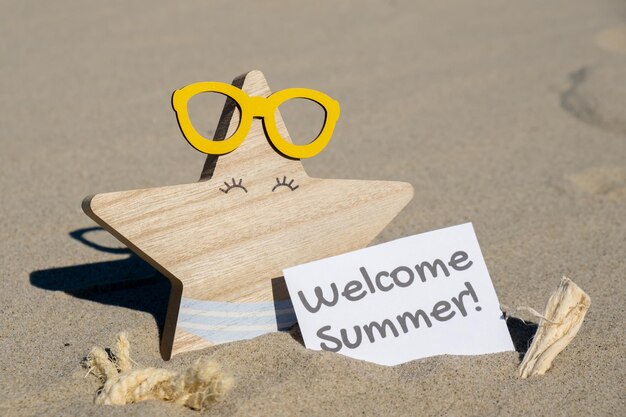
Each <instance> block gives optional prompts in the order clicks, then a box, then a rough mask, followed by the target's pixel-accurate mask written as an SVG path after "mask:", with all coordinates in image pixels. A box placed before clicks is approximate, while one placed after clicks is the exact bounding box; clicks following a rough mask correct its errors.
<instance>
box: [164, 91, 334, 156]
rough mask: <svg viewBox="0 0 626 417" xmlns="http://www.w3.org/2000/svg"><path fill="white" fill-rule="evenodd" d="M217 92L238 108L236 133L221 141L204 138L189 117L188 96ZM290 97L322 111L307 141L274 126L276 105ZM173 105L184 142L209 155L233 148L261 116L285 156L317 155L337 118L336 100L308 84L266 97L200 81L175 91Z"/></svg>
mask: <svg viewBox="0 0 626 417" xmlns="http://www.w3.org/2000/svg"><path fill="white" fill-rule="evenodd" d="M211 92H212V93H219V94H223V95H225V96H227V97H230V98H231V99H233V100H234V101H235V102H236V103H237V106H238V107H239V110H240V112H241V113H240V114H241V117H240V120H239V127H238V128H237V130H236V131H235V133H234V134H233V135H232V136H231V137H229V138H227V139H225V140H222V141H214V140H210V139H207V138H205V137H204V136H202V135H201V134H199V133H198V131H197V130H196V129H195V128H194V127H193V125H192V123H191V119H190V118H189V111H188V104H189V100H190V99H191V98H192V97H193V96H195V95H197V94H201V93H211ZM293 98H303V99H306V100H311V101H314V102H316V103H317V104H319V105H320V106H322V108H323V109H324V112H325V120H324V126H323V127H322V130H321V131H320V133H319V135H318V136H317V137H316V138H315V139H313V141H311V142H310V143H308V144H305V145H295V144H293V143H290V142H289V141H287V140H286V139H285V138H283V137H282V136H281V134H280V132H279V131H278V128H277V127H276V116H275V114H276V110H277V109H278V106H280V105H281V104H283V103H284V102H286V101H287V100H291V99H293ZM172 106H173V107H174V111H175V112H176V117H177V119H178V124H179V125H180V129H181V131H182V132H183V135H184V136H185V138H186V139H187V142H189V143H190V144H191V146H193V147H194V148H196V149H197V150H199V151H200V152H203V153H206V154H211V155H224V154H226V153H229V152H232V151H234V150H235V149H237V147H238V146H239V145H241V143H242V142H243V140H244V139H245V138H246V136H247V135H248V132H249V131H250V127H251V126H252V119H253V118H255V117H259V118H262V119H263V126H264V127H265V131H266V132H267V135H268V137H269V139H270V141H271V142H272V144H273V145H274V147H275V148H276V149H277V150H278V151H279V152H281V153H282V154H284V155H285V156H288V157H291V158H297V159H303V158H310V157H312V156H315V155H317V154H318V153H320V152H321V151H322V149H324V148H325V147H326V145H328V142H329V141H330V138H331V136H332V134H333V130H334V129H335V124H336V123H337V119H339V103H338V102H337V101H336V100H333V99H332V98H331V97H329V96H327V95H326V94H324V93H322V92H320V91H316V90H310V89H308V88H288V89H286V90H281V91H277V92H276V93H274V94H272V95H270V96H269V97H267V98H265V97H250V96H249V95H248V94H246V93H245V92H244V91H243V90H241V89H239V88H237V87H235V86H233V85H230V84H226V83H220V82H211V81H207V82H199V83H194V84H191V85H188V86H186V87H183V88H181V89H180V90H176V91H174V94H173V95H172Z"/></svg>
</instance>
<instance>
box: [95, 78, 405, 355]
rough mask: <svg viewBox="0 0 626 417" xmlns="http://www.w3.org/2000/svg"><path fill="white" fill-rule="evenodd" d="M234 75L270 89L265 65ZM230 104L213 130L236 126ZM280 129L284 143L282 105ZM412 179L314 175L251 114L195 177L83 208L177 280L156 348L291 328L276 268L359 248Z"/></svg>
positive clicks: (251, 87) (102, 198) (392, 212)
mask: <svg viewBox="0 0 626 417" xmlns="http://www.w3.org/2000/svg"><path fill="white" fill-rule="evenodd" d="M233 84H234V85H235V86H237V87H239V88H241V89H242V90H243V91H244V92H246V93H247V94H248V95H249V96H263V97H268V96H269V95H270V94H271V92H270V89H269V87H268V85H267V81H266V80H265V77H264V76H263V74H262V73H261V72H259V71H252V72H249V73H247V74H245V75H242V76H240V77H238V78H236V79H235V80H234V82H233ZM234 110H235V105H234V104H233V103H232V102H231V101H227V103H226V105H225V107H224V111H223V113H222V117H221V119H220V122H219V125H218V128H217V131H216V135H215V136H216V138H217V139H219V138H224V137H229V136H230V135H231V134H232V133H233V132H234V131H235V130H236V129H237V127H238V124H239V120H238V117H239V116H238V113H237V112H235V111H234ZM276 121H277V126H278V129H279V132H280V133H281V135H282V136H283V137H284V138H286V139H287V140H291V139H290V137H289V134H288V132H287V129H286V128H285V125H284V122H283V120H282V117H281V116H280V114H278V111H277V114H276ZM412 196H413V188H412V186H411V185H410V184H407V183H402V182H389V181H359V180H337V179H318V178H311V177H309V176H308V175H307V174H306V172H305V171H304V168H303V166H302V163H301V162H300V161H299V160H294V159H290V158H286V157H284V156H282V155H281V154H279V153H278V152H276V151H275V150H274V149H273V148H272V146H271V145H270V144H269V142H268V139H267V138H266V134H265V132H264V129H263V125H262V122H261V120H260V119H254V121H253V124H252V127H251V129H250V132H249V134H248V136H247V137H246V139H245V141H244V142H243V143H242V144H241V145H240V147H239V148H238V149H236V150H235V151H233V152H231V153H229V154H226V155H223V156H221V157H219V159H218V157H216V156H212V155H209V156H208V158H207V160H206V163H205V166H204V169H203V172H202V175H201V178H200V182H197V183H193V184H184V185H175V186H167V187H158V188H149V189H142V190H132V191H121V192H113V193H106V194H96V195H94V196H91V197H87V198H86V199H85V200H84V201H83V210H84V211H85V213H86V214H87V215H89V216H90V217H91V218H92V219H93V220H95V221H96V222H97V223H98V224H100V225H101V226H102V227H104V228H105V229H106V230H108V231H109V232H110V233H112V234H113V235H114V236H115V237H117V238H118V239H119V240H120V241H122V242H123V243H124V244H126V245H127V246H128V247H129V248H131V249H132V250H133V251H134V252H135V253H137V254H138V255H139V256H141V257H142V258H143V259H145V260H146V261H147V262H149V263H150V264H151V265H152V266H154V267H155V268H156V269H157V270H158V271H160V272H161V273H162V274H163V275H164V276H166V277H167V278H168V279H169V280H170V281H171V283H172V290H171V294H170V299H169V306H168V310H167V315H166V320H165V326H164V329H163V334H162V340H161V354H162V356H163V358H164V359H166V360H167V359H169V358H170V357H171V356H172V355H173V354H177V353H180V352H184V351H189V350H195V349H200V348H203V347H206V346H210V345H213V344H216V343H223V342H227V341H233V340H241V339H248V338H251V337H255V336H258V335H260V334H264V333H267V332H270V331H276V330H280V329H286V328H288V327H289V326H291V325H293V324H294V323H295V321H296V319H295V315H294V313H293V309H292V307H291V303H290V301H289V296H288V293H287V291H286V287H285V284H284V279H282V270H283V268H286V267H289V266H294V265H297V264H301V263H305V262H309V261H313V260H316V259H321V258H324V257H328V256H332V255H338V254H340V253H344V252H347V251H351V250H355V249H359V248H362V247H365V246H366V245H367V244H368V243H369V242H371V241H372V239H373V238H374V237H375V236H376V235H377V234H378V233H379V232H380V231H381V230H382V229H383V228H384V227H385V226H386V225H387V224H388V223H389V222H390V221H391V220H392V219H393V218H394V217H395V216H396V215H397V214H398V212H399V211H400V210H402V208H403V207H404V206H405V205H406V204H407V203H408V202H409V201H410V200H411V198H412Z"/></svg>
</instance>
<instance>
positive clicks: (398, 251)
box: [283, 223, 514, 365]
mask: <svg viewBox="0 0 626 417" xmlns="http://www.w3.org/2000/svg"><path fill="white" fill-rule="evenodd" d="M283 272H284V275H285V281H286V283H287V288H288V290H289V295H290V297H291V300H292V303H293V306H294V309H295V312H296V315H297V317H298V323H299V324H300V330H301V332H302V336H303V338H304V343H305V345H306V347H307V348H309V349H315V350H329V351H333V352H338V353H341V354H343V355H346V356H350V357H353V358H357V359H362V360H366V361H370V362H375V363H378V364H382V365H396V364H400V363H404V362H408V361H411V360H414V359H419V358H425V357H428V356H434V355H442V354H452V355H480V354H486V353H495V352H503V351H512V350H514V347H513V343H512V342H511V337H510V335H509V332H508V329H507V326H506V322H505V320H504V318H503V315H502V312H501V311H500V304H499V302H498V297H497V296H496V292H495V289H494V288H493V284H492V282H491V278H490V277H489V272H488V271H487V266H486V265H485V261H484V259H483V256H482V253H481V251H480V247H479V245H478V240H477V239H476V235H475V233H474V228H473V226H472V224H471V223H466V224H461V225H458V226H453V227H448V228H445V229H440V230H435V231H432V232H428V233H423V234H419V235H415V236H409V237H406V238H402V239H398V240H394V241H391V242H387V243H383V244H380V245H377V246H372V247H369V248H365V249H361V250H357V251H354V252H349V253H346V254H343V255H339V256H334V257H331V258H326V259H321V260H319V261H315V262H310V263H307V264H303V265H299V266H295V267H292V268H288V269H285V270H284V271H283Z"/></svg>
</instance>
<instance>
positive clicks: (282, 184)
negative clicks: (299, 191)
mask: <svg viewBox="0 0 626 417" xmlns="http://www.w3.org/2000/svg"><path fill="white" fill-rule="evenodd" d="M293 181H294V180H291V181H289V182H287V177H283V180H282V181H281V180H279V179H278V178H276V184H275V185H274V187H273V188H272V192H274V190H276V189H277V188H278V187H287V188H289V189H290V190H291V191H295V189H296V188H298V187H299V185H293V186H292V185H291V184H293Z"/></svg>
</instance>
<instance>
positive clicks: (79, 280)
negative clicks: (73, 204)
mask: <svg viewBox="0 0 626 417" xmlns="http://www.w3.org/2000/svg"><path fill="white" fill-rule="evenodd" d="M102 231H104V230H103V229H102V228H100V227H89V228H84V229H78V230H74V231H73V232H70V234H69V235H70V237H72V238H73V239H76V240H77V241H79V242H81V243H83V244H84V245H86V246H89V247H90V248H93V249H96V250H99V251H101V252H106V253H113V254H118V255H125V256H126V257H125V258H123V259H119V260H114V261H106V262H97V263H92V264H84V265H73V266H65V267H60V268H51V269H44V270H40V271H34V272H32V273H31V274H30V283H31V284H32V285H34V286H35V287H38V288H42V289H45V290H50V291H63V292H65V293H67V294H69V295H72V296H74V297H77V298H81V299H84V300H89V301H95V302H98V303H102V304H107V305H114V306H118V307H125V308H129V309H132V310H139V311H145V312H147V313H150V314H152V316H153V317H154V319H155V321H156V324H157V326H158V328H159V335H160V336H162V333H163V326H164V323H165V314H166V312H167V303H168V299H169V293H170V282H169V280H168V279H167V278H165V277H164V276H162V275H161V274H160V273H159V272H157V271H156V270H155V269H154V268H152V266H150V265H149V264H148V263H147V262H145V261H144V260H142V259H141V258H139V257H138V256H137V255H135V254H134V253H132V252H131V251H130V249H126V248H109V247H106V246H102V245H99V244H97V243H94V242H92V241H90V240H88V239H86V238H85V235H86V234H87V233H98V232H102Z"/></svg>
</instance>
